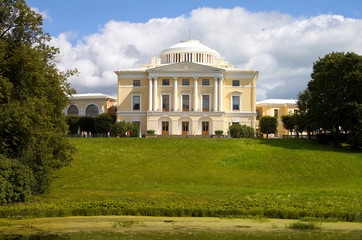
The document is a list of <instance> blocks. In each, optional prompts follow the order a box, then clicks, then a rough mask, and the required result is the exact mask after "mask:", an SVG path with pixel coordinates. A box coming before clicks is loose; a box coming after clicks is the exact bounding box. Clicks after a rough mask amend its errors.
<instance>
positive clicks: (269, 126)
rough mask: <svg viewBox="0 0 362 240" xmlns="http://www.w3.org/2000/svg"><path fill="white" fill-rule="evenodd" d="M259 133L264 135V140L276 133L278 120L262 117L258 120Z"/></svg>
mask: <svg viewBox="0 0 362 240" xmlns="http://www.w3.org/2000/svg"><path fill="white" fill-rule="evenodd" d="M259 127H260V132H262V133H265V134H266V138H269V134H271V133H277V131H278V119H277V118H276V117H272V116H263V117H261V118H260V120H259Z"/></svg>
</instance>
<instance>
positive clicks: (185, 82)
mask: <svg viewBox="0 0 362 240" xmlns="http://www.w3.org/2000/svg"><path fill="white" fill-rule="evenodd" d="M182 85H183V86H189V85H190V79H182Z"/></svg>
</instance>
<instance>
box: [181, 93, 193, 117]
mask: <svg viewBox="0 0 362 240" xmlns="http://www.w3.org/2000/svg"><path fill="white" fill-rule="evenodd" d="M183 96H189V111H188V112H191V105H192V104H191V92H190V91H180V112H184V111H182V109H183V99H182V98H183ZM184 113H187V112H184Z"/></svg>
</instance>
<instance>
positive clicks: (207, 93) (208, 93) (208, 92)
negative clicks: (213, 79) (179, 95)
mask: <svg viewBox="0 0 362 240" xmlns="http://www.w3.org/2000/svg"><path fill="white" fill-rule="evenodd" d="M203 96H209V111H208V112H211V91H207V92H205V91H204V92H201V101H200V106H201V107H200V112H204V111H203V108H202V107H203V103H204V101H203Z"/></svg>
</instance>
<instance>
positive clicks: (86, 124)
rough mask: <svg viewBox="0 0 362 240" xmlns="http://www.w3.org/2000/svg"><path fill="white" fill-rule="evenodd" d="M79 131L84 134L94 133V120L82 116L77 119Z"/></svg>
mask: <svg viewBox="0 0 362 240" xmlns="http://www.w3.org/2000/svg"><path fill="white" fill-rule="evenodd" d="M79 124H80V130H81V131H86V132H94V118H92V117H85V116H82V117H81V118H80V119H79Z"/></svg>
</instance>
